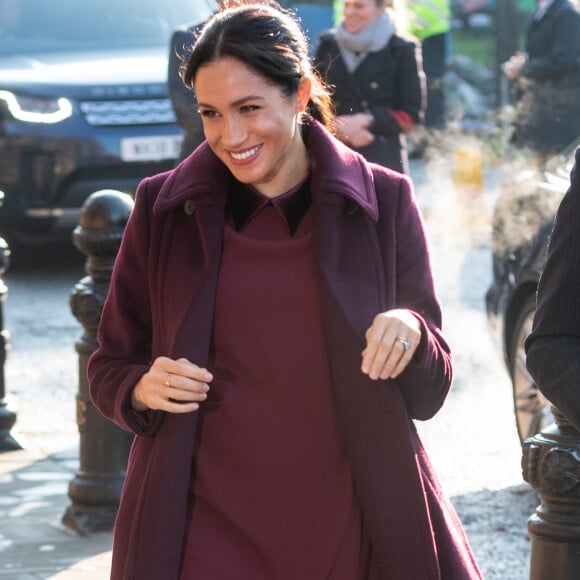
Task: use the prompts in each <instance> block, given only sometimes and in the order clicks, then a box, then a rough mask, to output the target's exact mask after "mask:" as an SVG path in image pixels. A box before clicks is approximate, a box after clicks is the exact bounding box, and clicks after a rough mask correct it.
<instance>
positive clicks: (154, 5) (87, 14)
mask: <svg viewBox="0 0 580 580" xmlns="http://www.w3.org/2000/svg"><path fill="white" fill-rule="evenodd" d="M214 7H215V0H163V1H160V0H0V54H2V55H9V54H14V55H22V54H30V53H39V52H42V53H47V52H63V51H64V52H71V51H93V50H109V49H115V48H116V47H123V48H141V47H143V48H145V47H155V46H167V44H168V41H169V38H170V35H171V33H172V32H173V30H174V29H175V28H176V27H177V26H180V25H181V24H185V23H188V22H192V21H197V20H202V19H204V18H206V17H207V16H209V14H210V13H211V12H212V10H213V9H214Z"/></svg>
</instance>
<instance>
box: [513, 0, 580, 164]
mask: <svg viewBox="0 0 580 580" xmlns="http://www.w3.org/2000/svg"><path fill="white" fill-rule="evenodd" d="M579 30H580V12H579V11H578V5H577V4H576V3H575V2H573V0H541V1H540V2H538V9H537V10H536V12H535V14H534V16H533V18H532V20H531V22H530V24H529V28H528V32H527V39H526V52H525V53H516V54H515V55H514V56H513V57H512V58H511V59H510V60H509V61H507V62H506V63H504V65H503V68H504V72H505V74H506V75H507V76H508V78H510V79H513V80H515V81H516V82H515V86H514V90H515V95H516V99H515V119H514V124H513V133H512V137H511V141H512V143H513V144H514V145H516V146H518V147H521V148H528V149H530V150H531V151H532V152H534V153H536V154H537V156H538V158H539V160H540V162H542V163H543V162H545V161H546V160H547V159H548V158H549V157H551V156H553V155H555V154H558V153H560V152H561V151H562V150H563V149H564V148H566V147H567V146H569V145H571V143H572V142H573V141H574V140H575V139H576V138H577V137H579V136H580V112H579V110H578V93H579V91H580V35H579V32H578V31H579Z"/></svg>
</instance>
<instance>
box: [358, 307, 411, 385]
mask: <svg viewBox="0 0 580 580" xmlns="http://www.w3.org/2000/svg"><path fill="white" fill-rule="evenodd" d="M365 337H366V341H367V346H366V348H365V349H364V350H363V352H362V358H363V360H362V366H361V370H362V372H363V373H365V374H367V375H368V376H369V377H370V378H371V379H373V380H377V379H394V378H396V377H398V376H399V375H400V374H401V373H402V372H403V371H404V370H405V368H406V367H407V365H408V364H409V362H410V361H411V359H412V358H413V355H414V354H415V351H416V350H417V347H418V346H419V343H420V342H421V324H420V322H419V320H418V319H417V318H416V317H415V316H414V315H413V314H412V313H411V312H410V311H409V310H403V309H398V310H388V311H387V312H381V313H380V314H377V315H376V316H375V318H374V320H373V323H372V324H371V326H370V327H369V329H368V330H367V331H366V334H365Z"/></svg>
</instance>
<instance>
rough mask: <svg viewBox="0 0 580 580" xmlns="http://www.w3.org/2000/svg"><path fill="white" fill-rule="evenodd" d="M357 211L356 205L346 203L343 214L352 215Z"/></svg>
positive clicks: (351, 202)
mask: <svg viewBox="0 0 580 580" xmlns="http://www.w3.org/2000/svg"><path fill="white" fill-rule="evenodd" d="M357 211H358V205H357V204H356V203H355V202H354V201H347V202H346V207H345V208H344V212H345V213H346V214H347V215H354V214H355V213H356V212H357Z"/></svg>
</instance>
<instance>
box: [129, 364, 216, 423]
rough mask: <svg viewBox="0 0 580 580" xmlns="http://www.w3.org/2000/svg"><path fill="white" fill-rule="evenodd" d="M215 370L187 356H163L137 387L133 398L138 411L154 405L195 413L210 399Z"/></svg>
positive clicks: (152, 407)
mask: <svg viewBox="0 0 580 580" xmlns="http://www.w3.org/2000/svg"><path fill="white" fill-rule="evenodd" d="M212 379H213V376H212V374H211V373H210V372H209V371H208V370H207V369H204V368H201V367H199V366H197V365H196V364H193V363H192V362H190V361H188V360H187V359H185V358H180V359H178V360H173V359H170V358H168V357H164V356H161V357H159V358H156V359H155V361H154V362H153V364H152V365H151V367H150V369H149V370H148V371H147V372H146V373H145V374H144V375H143V376H142V377H141V379H140V380H139V382H138V383H137V384H136V385H135V387H134V388H133V394H132V397H131V402H132V404H133V408H134V409H135V410H137V411H146V410H148V409H154V410H159V411H167V412H168V413H191V412H192V411H197V409H199V404H200V403H201V402H202V401H205V399H207V392H208V391H209V384H208V383H209V382H211V381H212Z"/></svg>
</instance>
